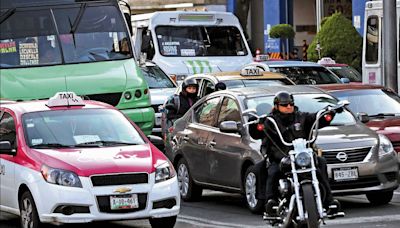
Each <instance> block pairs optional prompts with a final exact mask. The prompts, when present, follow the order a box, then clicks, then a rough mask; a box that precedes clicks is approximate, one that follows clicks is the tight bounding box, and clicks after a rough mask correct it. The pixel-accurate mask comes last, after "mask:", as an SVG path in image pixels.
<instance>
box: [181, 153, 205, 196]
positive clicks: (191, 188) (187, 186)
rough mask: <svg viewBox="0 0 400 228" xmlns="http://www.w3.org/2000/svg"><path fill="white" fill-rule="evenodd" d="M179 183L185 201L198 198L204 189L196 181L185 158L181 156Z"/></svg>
mask: <svg viewBox="0 0 400 228" xmlns="http://www.w3.org/2000/svg"><path fill="white" fill-rule="evenodd" d="M178 185H179V191H180V193H181V198H182V199H183V200H184V201H194V200H197V199H199V198H200V197H201V194H202V192H203V189H202V188H201V187H199V186H197V185H196V184H195V183H194V181H193V179H192V177H191V175H190V171H189V167H188V165H187V162H186V160H185V159H184V158H181V160H179V162H178Z"/></svg>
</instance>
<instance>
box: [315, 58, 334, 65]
mask: <svg viewBox="0 0 400 228" xmlns="http://www.w3.org/2000/svg"><path fill="white" fill-rule="evenodd" d="M318 64H336V62H335V60H333V59H331V58H329V57H323V58H321V59H320V60H318Z"/></svg>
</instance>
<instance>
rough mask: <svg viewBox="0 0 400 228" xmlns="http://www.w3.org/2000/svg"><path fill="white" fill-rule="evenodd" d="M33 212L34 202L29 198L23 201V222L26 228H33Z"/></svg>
mask: <svg viewBox="0 0 400 228" xmlns="http://www.w3.org/2000/svg"><path fill="white" fill-rule="evenodd" d="M32 211H33V207H32V202H31V201H30V200H29V199H28V198H25V199H23V200H22V205H21V220H22V226H23V227H24V228H31V227H33V225H34V224H33V218H32V217H33V215H32Z"/></svg>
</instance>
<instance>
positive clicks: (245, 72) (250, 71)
mask: <svg viewBox="0 0 400 228" xmlns="http://www.w3.org/2000/svg"><path fill="white" fill-rule="evenodd" d="M240 75H242V76H262V75H263V73H262V71H261V69H260V68H258V67H255V66H247V67H244V68H243V69H242V70H241V71H240Z"/></svg>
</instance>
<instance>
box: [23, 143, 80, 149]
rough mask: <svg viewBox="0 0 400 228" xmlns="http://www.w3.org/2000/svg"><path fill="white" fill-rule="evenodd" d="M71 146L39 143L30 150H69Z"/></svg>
mask: <svg viewBox="0 0 400 228" xmlns="http://www.w3.org/2000/svg"><path fill="white" fill-rule="evenodd" d="M71 147H73V146H71V145H64V144H60V143H40V144H36V145H32V146H31V148H36V149H37V148H71Z"/></svg>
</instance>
